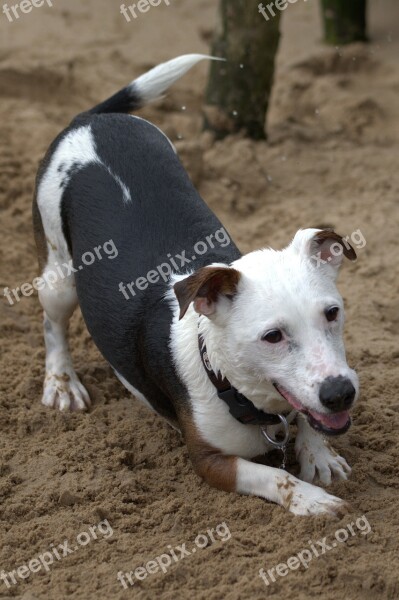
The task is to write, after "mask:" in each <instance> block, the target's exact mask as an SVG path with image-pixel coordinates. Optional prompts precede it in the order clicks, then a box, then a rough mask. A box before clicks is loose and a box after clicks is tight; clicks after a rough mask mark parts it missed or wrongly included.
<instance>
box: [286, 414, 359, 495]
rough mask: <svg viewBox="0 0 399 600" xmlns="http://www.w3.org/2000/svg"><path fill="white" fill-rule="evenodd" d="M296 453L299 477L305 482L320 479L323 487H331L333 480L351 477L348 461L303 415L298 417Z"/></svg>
mask: <svg viewBox="0 0 399 600" xmlns="http://www.w3.org/2000/svg"><path fill="white" fill-rule="evenodd" d="M295 452H296V455H297V458H298V460H299V464H300V465H301V472H300V475H299V477H300V479H303V480H304V481H308V482H309V483H311V482H312V481H315V480H316V479H318V480H319V481H320V483H322V484H323V485H329V484H330V483H331V481H332V480H333V479H338V480H340V479H348V476H349V475H350V472H351V468H350V466H349V465H348V463H347V462H346V460H345V459H344V458H343V457H342V456H339V454H337V453H336V452H335V450H334V449H333V448H332V447H331V446H330V445H329V443H328V442H327V441H326V440H325V439H324V437H323V436H322V435H321V434H320V433H317V431H315V430H314V429H313V428H312V427H311V426H310V425H309V423H308V421H307V419H306V417H304V416H303V415H301V414H299V415H298V433H297V437H296V441H295Z"/></svg>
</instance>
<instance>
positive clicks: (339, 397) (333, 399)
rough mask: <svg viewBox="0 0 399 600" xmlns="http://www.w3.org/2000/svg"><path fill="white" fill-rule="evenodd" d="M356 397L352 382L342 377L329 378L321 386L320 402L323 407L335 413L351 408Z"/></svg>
mask: <svg viewBox="0 0 399 600" xmlns="http://www.w3.org/2000/svg"><path fill="white" fill-rule="evenodd" d="M355 395H356V390H355V388H354V387H353V384H352V382H351V380H350V379H347V378H346V377H343V376H342V375H339V376H338V377H327V378H326V379H325V380H324V381H323V383H322V384H321V386H320V392H319V398H320V402H321V403H322V405H323V406H325V407H326V408H328V409H329V410H333V411H334V412H340V411H342V410H347V409H348V408H350V407H351V405H352V404H353V401H354V399H355Z"/></svg>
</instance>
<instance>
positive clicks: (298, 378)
mask: <svg viewBox="0 0 399 600" xmlns="http://www.w3.org/2000/svg"><path fill="white" fill-rule="evenodd" d="M345 256H346V257H347V258H349V259H350V260H355V259H356V253H355V251H354V250H353V248H352V247H351V246H350V245H349V243H348V242H347V241H346V240H344V239H343V238H341V237H340V236H339V235H338V234H336V233H335V232H334V231H331V230H317V229H305V230H301V231H298V233H297V234H296V235H295V237H294V239H293V241H292V242H291V244H290V245H289V246H288V247H287V248H285V249H284V250H282V251H279V252H276V251H274V250H271V249H265V250H258V251H255V252H251V253H249V254H247V255H245V256H243V257H242V258H240V259H239V260H237V261H235V262H234V263H233V265H232V266H225V265H211V266H209V267H204V268H202V269H199V270H198V271H197V272H195V273H193V274H192V275H190V276H188V277H186V278H185V279H183V280H181V281H179V282H178V283H176V284H175V286H174V290H175V293H176V296H177V299H178V301H179V305H180V318H182V317H183V316H184V315H185V313H186V311H187V309H188V307H189V306H190V304H191V303H192V302H193V306H194V310H195V311H196V312H197V313H199V314H201V315H205V316H206V317H207V318H208V319H209V321H208V325H207V329H208V331H209V332H211V335H212V339H213V340H216V341H215V343H214V344H213V345H214V346H216V347H217V348H216V350H215V348H214V349H213V353H214V354H215V352H219V351H220V354H221V355H222V356H223V357H224V359H223V360H224V363H225V364H223V360H222V363H220V362H219V364H218V368H219V369H220V370H221V371H224V374H225V375H227V376H228V377H229V378H230V381H231V382H232V383H233V385H235V387H237V388H238V389H239V390H240V391H242V385H241V383H243V385H244V384H245V390H244V392H243V393H245V391H247V390H251V389H252V390H254V393H255V391H256V390H257V391H259V390H262V389H267V386H269V390H270V384H273V385H274V388H275V390H277V391H278V394H279V395H278V397H279V398H280V399H281V400H282V398H281V396H282V397H283V398H284V399H285V401H287V402H288V403H289V404H290V405H291V406H292V407H294V408H295V409H297V410H299V411H301V412H303V413H304V414H306V415H307V417H308V420H309V422H310V424H311V425H312V426H313V427H314V428H316V429H319V430H321V431H323V432H324V433H329V434H338V433H342V432H344V431H346V430H347V428H348V427H349V425H350V417H349V412H348V411H349V409H350V408H351V407H352V405H353V404H354V402H355V400H356V398H357V396H358V390H359V383H358V378H357V376H356V373H355V372H354V371H353V370H352V369H350V368H349V366H348V365H347V362H346V358H345V349H344V343H343V339H342V333H343V324H344V307H343V301H342V298H341V296H340V294H339V292H338V290H337V288H336V285H335V281H336V277H337V273H338V270H339V267H340V266H341V263H342V260H343V258H344V257H345ZM269 393H270V392H269ZM274 393H275V395H277V394H276V392H274ZM247 395H248V394H247ZM255 396H256V397H259V394H256V393H255ZM249 397H250V396H249ZM255 403H256V404H257V406H258V408H262V409H263V410H266V411H268V410H269V406H270V402H269V401H267V402H266V401H265V403H264V404H263V403H262V402H259V401H257V402H255Z"/></svg>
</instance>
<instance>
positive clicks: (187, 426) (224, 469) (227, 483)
mask: <svg viewBox="0 0 399 600" xmlns="http://www.w3.org/2000/svg"><path fill="white" fill-rule="evenodd" d="M179 423H180V425H181V429H182V431H183V435H184V441H185V442H186V444H187V449H188V452H189V455H190V459H191V462H192V463H193V467H194V470H195V472H196V473H197V475H199V476H200V477H202V478H203V479H204V480H205V481H206V482H207V483H208V484H209V485H211V486H212V487H215V488H217V489H218V490H224V491H225V492H235V491H237V483H236V480H237V457H236V456H232V455H226V454H223V453H222V452H221V450H219V449H218V448H215V447H214V446H211V445H210V444H208V442H206V440H204V438H203V437H202V436H201V434H200V432H199V431H198V429H197V427H196V425H195V422H194V419H193V417H192V415H190V414H187V413H185V414H183V413H180V414H179Z"/></svg>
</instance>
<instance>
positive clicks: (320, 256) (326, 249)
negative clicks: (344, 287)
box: [292, 229, 357, 276]
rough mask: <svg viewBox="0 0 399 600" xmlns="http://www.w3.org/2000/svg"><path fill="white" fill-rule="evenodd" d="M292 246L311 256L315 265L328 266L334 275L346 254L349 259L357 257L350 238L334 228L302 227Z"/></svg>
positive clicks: (308, 256)
mask: <svg viewBox="0 0 399 600" xmlns="http://www.w3.org/2000/svg"><path fill="white" fill-rule="evenodd" d="M292 246H293V247H294V248H295V249H296V250H297V251H298V252H299V253H300V254H302V255H304V256H306V257H307V258H309V259H310V261H311V263H312V265H313V266H314V267H320V268H322V267H324V268H327V269H328V270H329V272H331V273H332V274H333V275H334V276H335V275H336V274H337V271H338V269H339V267H340V266H341V264H342V260H343V258H344V256H345V257H346V258H348V259H349V260H356V258H357V256H356V252H355V250H354V249H353V247H352V246H351V244H350V243H349V242H348V239H347V238H344V237H342V236H341V235H339V234H338V233H335V231H334V230H333V229H302V230H300V231H298V233H297V234H296V236H295V237H294V239H293V241H292Z"/></svg>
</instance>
